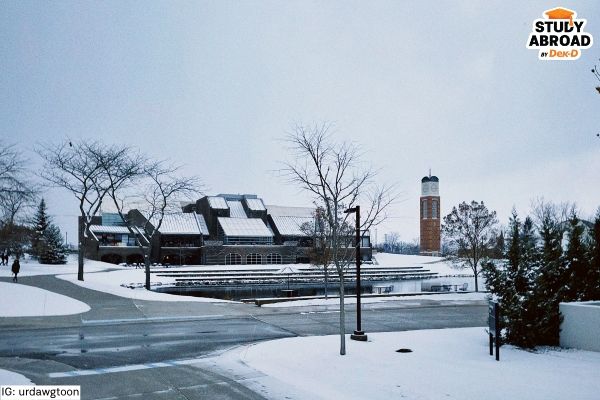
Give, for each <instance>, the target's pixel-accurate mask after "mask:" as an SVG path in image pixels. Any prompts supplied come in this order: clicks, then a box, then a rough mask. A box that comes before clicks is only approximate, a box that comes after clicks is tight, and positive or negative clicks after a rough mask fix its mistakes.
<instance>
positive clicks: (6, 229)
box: [0, 140, 37, 255]
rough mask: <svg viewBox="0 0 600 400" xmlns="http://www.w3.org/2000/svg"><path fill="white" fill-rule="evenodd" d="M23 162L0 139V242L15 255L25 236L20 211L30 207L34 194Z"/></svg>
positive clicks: (8, 145)
mask: <svg viewBox="0 0 600 400" xmlns="http://www.w3.org/2000/svg"><path fill="white" fill-rule="evenodd" d="M26 164H27V160H26V159H25V158H24V157H23V154H22V153H21V152H20V151H19V150H18V149H17V148H16V146H15V145H14V144H6V143H4V142H3V141H1V140H0V242H1V243H2V247H6V248H7V250H9V251H10V252H12V253H15V254H16V255H20V254H21V253H22V250H23V247H24V246H25V244H26V242H27V241H28V239H29V228H28V227H27V226H26V219H25V218H23V217H22V214H23V213H24V211H26V210H27V209H29V208H30V207H32V206H33V204H34V201H35V196H36V194H37V190H36V188H35V186H34V185H33V183H32V182H31V179H30V178H29V174H28V171H27V169H26Z"/></svg>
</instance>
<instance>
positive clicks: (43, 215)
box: [31, 199, 50, 259]
mask: <svg viewBox="0 0 600 400" xmlns="http://www.w3.org/2000/svg"><path fill="white" fill-rule="evenodd" d="M48 225H50V218H49V217H48V213H47V208H46V202H45V201H44V199H42V200H41V201H40V204H39V206H38V208H37V211H36V213H35V215H34V216H33V226H32V236H31V255H32V256H34V257H36V258H38V259H39V257H40V254H41V252H42V251H43V248H44V247H45V243H44V240H45V238H44V234H45V232H46V229H48Z"/></svg>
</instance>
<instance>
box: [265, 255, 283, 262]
mask: <svg viewBox="0 0 600 400" xmlns="http://www.w3.org/2000/svg"><path fill="white" fill-rule="evenodd" d="M267 264H282V261H281V254H277V253H270V254H267Z"/></svg>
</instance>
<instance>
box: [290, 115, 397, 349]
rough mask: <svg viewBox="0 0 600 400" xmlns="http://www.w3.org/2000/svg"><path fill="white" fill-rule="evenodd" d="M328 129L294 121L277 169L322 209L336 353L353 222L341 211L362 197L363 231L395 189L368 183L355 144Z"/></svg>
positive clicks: (370, 175)
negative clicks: (336, 322)
mask: <svg viewBox="0 0 600 400" xmlns="http://www.w3.org/2000/svg"><path fill="white" fill-rule="evenodd" d="M330 129H331V125H330V124H327V123H324V124H321V125H314V126H312V127H308V126H301V125H296V126H295V127H294V128H293V131H292V132H291V133H290V134H289V135H288V137H287V142H288V144H289V148H290V151H291V153H292V157H293V159H294V160H293V161H290V162H287V163H285V167H284V170H283V171H284V174H285V175H286V176H287V178H288V179H289V181H290V182H291V183H292V184H294V185H297V186H298V187H300V188H302V189H303V190H306V191H307V192H309V193H310V194H311V195H312V197H313V199H314V202H315V204H317V207H318V208H321V209H322V210H323V211H324V214H323V220H324V222H325V223H326V224H327V225H328V226H327V231H328V232H329V238H328V241H329V246H330V248H331V258H332V264H333V265H334V266H335V270H336V272H337V275H338V277H339V280H340V286H339V294H340V354H341V355H344V354H346V341H345V320H346V314H345V308H344V289H345V288H344V277H345V272H346V269H347V267H348V265H349V264H351V263H352V260H353V258H354V257H353V251H354V247H353V243H354V239H353V232H354V231H353V229H352V225H353V224H352V223H351V222H352V221H349V214H346V213H344V211H345V210H346V209H347V208H348V207H349V206H351V205H356V204H359V203H362V206H361V208H362V209H363V210H366V213H365V214H364V217H363V219H362V221H361V222H362V224H361V227H360V228H361V230H362V231H363V232H364V231H367V230H369V229H370V228H371V227H372V226H374V225H377V224H378V223H380V222H381V221H382V220H383V219H384V218H385V210H386V209H387V208H388V206H389V205H390V204H391V203H392V201H393V200H394V199H395V195H394V194H393V190H392V188H391V187H389V186H383V187H377V186H376V185H374V182H373V180H374V178H375V176H376V172H375V171H374V170H373V169H371V168H368V167H365V166H364V164H363V162H362V161H361V156H362V154H361V152H360V151H359V149H358V147H357V146H356V145H354V144H352V143H347V142H341V143H336V142H334V141H333V139H332V138H331V136H330V134H329V131H330Z"/></svg>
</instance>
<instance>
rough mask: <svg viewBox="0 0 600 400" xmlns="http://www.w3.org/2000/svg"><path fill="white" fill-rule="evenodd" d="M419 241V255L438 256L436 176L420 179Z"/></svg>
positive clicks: (438, 225)
mask: <svg viewBox="0 0 600 400" xmlns="http://www.w3.org/2000/svg"><path fill="white" fill-rule="evenodd" d="M420 221H421V239H420V248H419V253H420V254H421V255H423V256H437V255H439V254H440V180H439V179H438V177H437V176H431V172H429V176H425V177H423V179H421V218H420Z"/></svg>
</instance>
